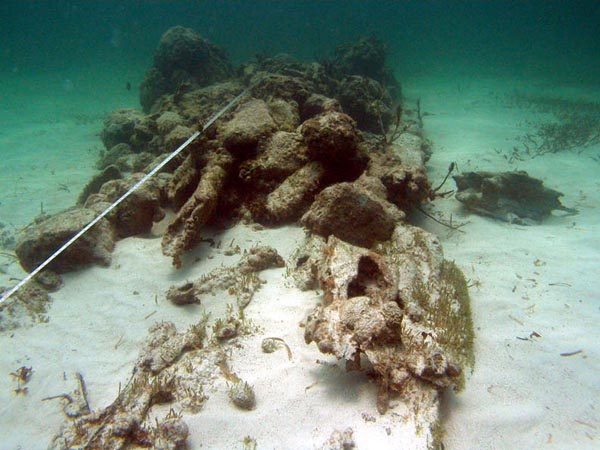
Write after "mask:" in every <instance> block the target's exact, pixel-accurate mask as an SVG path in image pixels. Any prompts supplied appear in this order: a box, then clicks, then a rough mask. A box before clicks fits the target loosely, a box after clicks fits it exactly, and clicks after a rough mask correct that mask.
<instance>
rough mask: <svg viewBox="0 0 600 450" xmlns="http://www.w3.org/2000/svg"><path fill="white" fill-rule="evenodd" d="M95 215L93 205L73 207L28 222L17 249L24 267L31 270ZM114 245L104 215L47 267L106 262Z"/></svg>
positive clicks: (63, 269) (62, 269) (58, 268)
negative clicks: (37, 221) (37, 220)
mask: <svg viewBox="0 0 600 450" xmlns="http://www.w3.org/2000/svg"><path fill="white" fill-rule="evenodd" d="M95 217H96V213H95V212H94V211H92V210H90V209H86V208H73V209H69V210H66V211H63V212H60V213H58V214H56V215H54V216H51V217H50V218H49V219H46V220H44V221H43V222H41V223H39V224H32V225H29V226H28V227H27V228H26V229H25V230H23V235H22V236H21V238H20V239H19V242H18V244H17V248H16V249H15V253H16V254H17V257H18V258H19V262H20V263H21V266H22V267H23V269H25V270H26V271H27V272H31V271H32V270H33V269H35V268H36V267H37V266H38V265H40V264H41V263H42V262H43V261H44V260H46V258H48V257H49V256H50V255H51V254H52V253H54V252H55V251H56V250H58V249H59V248H60V247H61V246H62V245H63V244H65V243H66V242H67V241H68V240H69V239H71V238H72V237H73V236H74V235H75V234H77V233H78V232H79V231H80V230H81V229H83V228H84V227H85V226H86V225H87V224H88V223H90V222H91V221H92V220H93V219H94V218H95ZM114 245H115V240H114V233H113V229H112V227H111V226H110V224H109V222H108V221H107V220H106V219H102V220H100V222H98V223H97V224H96V225H95V226H93V227H92V228H91V229H90V230H88V231H87V232H86V233H85V234H83V236H81V237H80V238H79V239H77V240H76V241H75V242H74V243H73V244H72V245H71V246H69V247H68V248H67V249H66V250H65V251H64V252H62V253H61V255H59V256H58V257H57V258H56V259H54V260H53V261H52V262H51V263H50V264H49V265H48V266H47V267H48V268H49V269H50V270H52V271H54V272H56V273H65V272H69V271H72V270H77V269H80V268H83V267H86V266H88V265H90V264H94V263H97V264H101V265H103V266H107V265H108V264H110V260H111V252H112V250H113V248H114Z"/></svg>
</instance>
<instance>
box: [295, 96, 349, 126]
mask: <svg viewBox="0 0 600 450" xmlns="http://www.w3.org/2000/svg"><path fill="white" fill-rule="evenodd" d="M328 111H334V112H340V113H341V112H342V106H341V105H340V103H339V102H338V101H337V100H336V99H333V98H329V97H326V96H325V95H322V94H312V95H311V96H310V97H308V98H307V99H306V102H305V103H304V105H303V107H302V111H301V118H302V120H308V119H310V118H312V117H315V116H318V115H319V114H323V113H325V112H328Z"/></svg>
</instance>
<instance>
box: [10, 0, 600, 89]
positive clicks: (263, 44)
mask: <svg viewBox="0 0 600 450" xmlns="http://www.w3.org/2000/svg"><path fill="white" fill-rule="evenodd" d="M0 21H1V23H2V25H1V31H2V40H0V55H2V57H1V58H0V70H1V71H2V72H8V73H18V72H33V73H36V72H40V71H66V70H69V69H72V68H73V67H74V66H76V67H77V66H82V65H90V64H91V65H97V67H98V70H99V71H101V70H103V69H104V68H106V66H107V65H111V66H112V67H131V66H132V65H140V66H142V67H145V66H147V65H148V64H149V62H150V58H151V55H152V51H153V49H154V48H155V46H156V44H157V42H158V40H159V38H160V36H161V34H162V33H163V32H164V31H165V30H167V29H168V28H169V27H171V26H173V25H184V26H189V27H192V28H194V29H195V30H197V31H198V32H199V33H200V34H201V35H202V36H204V37H205V38H207V39H210V40H212V41H214V42H215V43H217V44H219V45H221V46H223V47H224V48H226V49H227V51H228V53H229V55H230V57H231V58H232V60H233V61H234V62H242V61H245V60H248V59H249V58H251V57H252V56H253V55H254V54H256V53H259V52H265V53H267V54H270V53H277V52H287V53H290V54H293V55H295V56H298V57H300V58H303V59H314V58H319V57H322V56H325V55H327V54H329V53H330V52H331V51H332V49H333V48H334V47H335V46H336V45H338V44H340V43H343V42H347V41H353V40H355V39H356V38H357V36H359V35H364V34H371V33H374V34H375V35H376V36H378V37H380V38H382V39H383V40H385V42H386V43H387V44H388V46H389V54H390V55H389V59H390V65H391V66H392V67H395V68H397V71H398V72H399V73H398V74H397V75H398V76H400V77H402V76H414V75H420V74H427V73H444V72H451V73H457V72H458V73H462V72H476V73H482V74H490V73H491V74H508V75H513V76H548V75H551V76H553V77H557V78H560V79H561V80H564V81H569V82H578V81H581V82H592V83H597V82H600V2H599V1H597V0H537V1H530V0H501V1H500V0H499V1H482V0H471V1H466V0H464V1H459V0H419V1H417V0H410V1H364V0H355V1H264V0H263V1H256V0H253V1H141V0H130V1H72V0H55V1H30V0H3V1H2V2H1V3H0ZM63 87H64V88H65V89H68V88H69V87H70V85H69V83H68V82H66V81H65V84H64V86H63Z"/></svg>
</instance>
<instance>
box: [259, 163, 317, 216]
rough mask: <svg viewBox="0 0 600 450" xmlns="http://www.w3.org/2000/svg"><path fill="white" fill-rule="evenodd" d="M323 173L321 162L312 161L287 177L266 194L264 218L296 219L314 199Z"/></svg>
mask: <svg viewBox="0 0 600 450" xmlns="http://www.w3.org/2000/svg"><path fill="white" fill-rule="evenodd" d="M325 173H326V170H325V168H324V167H323V164H321V163H319V162H316V161H313V162H311V163H309V164H306V165H305V166H304V167H302V168H301V169H299V170H297V171H296V172H294V173H293V174H292V175H290V176H289V177H287V178H286V179H285V180H284V181H283V183H281V184H280V185H279V186H278V187H277V188H276V189H275V190H274V191H273V192H271V193H270V194H269V195H268V196H267V200H266V203H265V212H266V214H267V217H266V220H267V221H269V222H272V223H282V222H289V221H293V220H298V219H299V218H300V217H301V216H302V214H304V213H305V211H306V210H307V209H308V207H309V206H310V205H311V203H312V201H313V200H314V198H315V195H316V193H317V192H318V190H319V188H320V185H321V180H322V179H323V177H324V176H325Z"/></svg>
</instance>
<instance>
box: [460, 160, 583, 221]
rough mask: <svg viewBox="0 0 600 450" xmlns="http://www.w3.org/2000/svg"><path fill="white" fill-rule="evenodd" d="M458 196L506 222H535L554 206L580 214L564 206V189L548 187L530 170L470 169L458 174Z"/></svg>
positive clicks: (463, 201)
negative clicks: (494, 170) (531, 174)
mask: <svg viewBox="0 0 600 450" xmlns="http://www.w3.org/2000/svg"><path fill="white" fill-rule="evenodd" d="M454 181H455V182H456V186H457V187H458V192H457V193H456V198H457V200H459V201H460V202H462V203H463V204H464V205H465V206H466V207H467V208H469V209H470V210H471V211H474V212H476V213H479V214H482V215H484V216H489V217H493V218H494V219H498V220H503V221H505V222H513V223H518V224H521V225H531V224H535V223H539V222H541V221H542V220H544V219H546V218H547V217H548V216H549V215H550V214H551V212H552V211H553V210H560V211H565V212H567V213H568V214H577V210H576V209H573V208H567V207H566V206H564V205H563V204H562V203H561V202H560V200H559V198H560V197H562V195H563V194H562V193H561V192H558V191H555V190H553V189H549V188H547V187H544V185H543V184H544V182H543V181H542V180H538V179H537V178H532V177H530V176H529V175H528V174H527V172H524V171H518V172H466V173H463V174H459V175H455V176H454Z"/></svg>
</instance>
